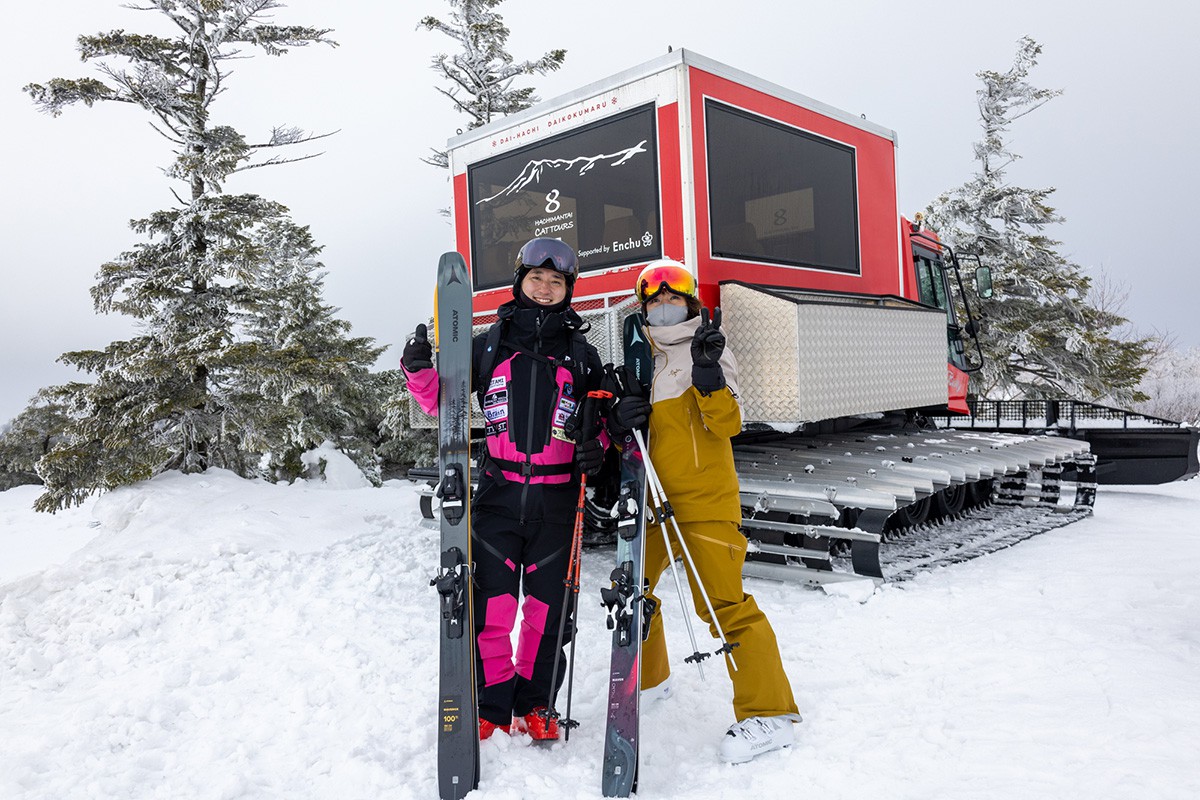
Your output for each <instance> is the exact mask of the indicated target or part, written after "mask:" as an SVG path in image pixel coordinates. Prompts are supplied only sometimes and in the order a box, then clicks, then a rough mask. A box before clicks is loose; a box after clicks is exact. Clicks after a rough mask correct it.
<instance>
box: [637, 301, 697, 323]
mask: <svg viewBox="0 0 1200 800" xmlns="http://www.w3.org/2000/svg"><path fill="white" fill-rule="evenodd" d="M687 316H688V309H687V306H673V305H668V304H666V303H659V304H658V305H656V306H655V307H654V308H652V309H650V310H649V311H647V312H646V321H647V322H649V323H650V324H651V325H653V326H654V327H656V328H665V327H667V326H668V325H678V324H679V323H681V322H683V321H684V320H686V319H687Z"/></svg>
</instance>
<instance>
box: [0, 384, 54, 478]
mask: <svg viewBox="0 0 1200 800" xmlns="http://www.w3.org/2000/svg"><path fill="white" fill-rule="evenodd" d="M69 423H70V417H69V416H68V415H67V411H66V409H65V408H63V407H62V406H61V405H59V404H58V403H55V402H52V401H50V400H48V399H47V398H45V397H43V396H40V395H39V396H38V397H35V398H34V399H33V401H32V402H30V404H29V405H28V406H26V407H25V410H24V411H22V412H21V413H20V414H18V415H17V416H16V417H14V418H13V419H12V421H11V422H9V424H8V425H6V426H5V428H4V430H3V432H0V491H4V490H5V489H11V488H12V487H14V486H22V485H27V484H33V483H41V482H42V480H41V478H39V477H38V475H37V471H36V469H35V468H36V465H37V462H38V461H40V460H41V459H42V457H43V456H45V455H46V454H47V453H49V452H50V450H51V448H52V447H53V446H54V445H56V444H58V442H60V441H61V440H62V436H63V433H64V431H65V430H66V428H67V425H68V424H69Z"/></svg>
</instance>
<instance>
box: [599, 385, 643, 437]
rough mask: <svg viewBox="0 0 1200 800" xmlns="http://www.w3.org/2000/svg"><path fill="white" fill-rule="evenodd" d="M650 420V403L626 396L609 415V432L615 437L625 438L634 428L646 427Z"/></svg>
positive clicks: (632, 396)
mask: <svg viewBox="0 0 1200 800" xmlns="http://www.w3.org/2000/svg"><path fill="white" fill-rule="evenodd" d="M649 419H650V401H649V400H647V399H646V398H644V397H638V396H637V395H632V394H630V395H625V396H624V397H622V398H621V399H620V400H618V401H617V402H616V403H615V404H614V405H613V407H612V411H611V412H610V413H609V415H608V430H609V432H610V433H612V434H613V436H614V437H623V436H625V434H627V433H629V432H630V431H631V430H633V429H634V428H642V427H645V425H646V421H647V420H649Z"/></svg>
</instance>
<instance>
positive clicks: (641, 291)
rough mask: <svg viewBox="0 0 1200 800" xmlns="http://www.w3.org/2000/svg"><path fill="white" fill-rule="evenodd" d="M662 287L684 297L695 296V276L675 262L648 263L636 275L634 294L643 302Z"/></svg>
mask: <svg viewBox="0 0 1200 800" xmlns="http://www.w3.org/2000/svg"><path fill="white" fill-rule="evenodd" d="M663 289H669V290H670V291H672V292H674V293H675V294H681V295H684V296H685V297H695V296H696V278H695V277H694V276H693V275H692V273H690V272H688V270H687V268H686V267H681V266H677V265H675V264H663V265H660V266H654V265H650V266H648V267H646V268H645V269H644V270H642V274H641V275H639V276H638V282H637V287H636V289H635V294H636V295H637V299H638V301H639V302H641V303H645V302H646V301H647V300H650V299H651V298H653V297H654V296H655V295H657V294H658V293H659V292H661V291H662V290H663Z"/></svg>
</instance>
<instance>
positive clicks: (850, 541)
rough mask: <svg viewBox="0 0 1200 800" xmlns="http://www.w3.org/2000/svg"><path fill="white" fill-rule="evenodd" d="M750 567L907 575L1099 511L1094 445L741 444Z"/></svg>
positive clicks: (911, 437) (782, 576)
mask: <svg viewBox="0 0 1200 800" xmlns="http://www.w3.org/2000/svg"><path fill="white" fill-rule="evenodd" d="M735 458H736V460H737V464H738V474H739V479H740V480H741V482H742V504H743V520H742V527H743V531H744V532H745V533H746V536H747V538H748V540H749V553H748V556H747V561H746V566H745V568H744V570H743V572H744V574H746V575H748V576H752V577H763V578H769V579H773V580H782V581H795V582H799V583H805V584H811V585H819V584H822V583H827V582H831V581H844V580H861V579H863V578H869V579H871V580H874V581H875V582H876V583H882V582H884V581H901V580H907V579H909V578H911V577H913V576H914V575H917V574H920V573H922V572H927V571H930V570H932V569H936V568H938V567H942V566H946V565H949V564H954V563H959V562H962V561H966V560H969V559H972V558H977V557H979V556H981V555H986V554H988V553H992V552H995V551H996V550H1000V549H1003V548H1005V547H1008V546H1010V545H1013V544H1016V543H1017V542H1020V541H1023V540H1025V539H1028V538H1030V537H1032V536H1036V535H1037V534H1039V533H1043V532H1045V531H1048V530H1052V529H1054V528H1058V527H1061V526H1063V525H1066V524H1069V523H1071V522H1074V521H1076V520H1078V519H1081V518H1083V517H1086V516H1088V515H1089V514H1091V511H1092V505H1093V503H1094V502H1095V491H1096V485H1095V457H1094V456H1093V455H1092V454H1091V453H1090V452H1089V449H1088V445H1087V443H1086V442H1079V441H1075V440H1067V439H1059V438H1055V437H1033V436H1017V435H1008V434H986V435H980V434H976V433H967V435H963V433H962V432H956V431H952V430H933V431H921V432H917V433H911V432H905V433H886V432H885V433H868V434H858V435H855V436H851V435H844V436H841V437H797V436H791V437H780V438H777V439H772V440H769V441H765V442H764V441H759V442H754V443H749V444H746V445H739V446H736V447H735Z"/></svg>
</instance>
